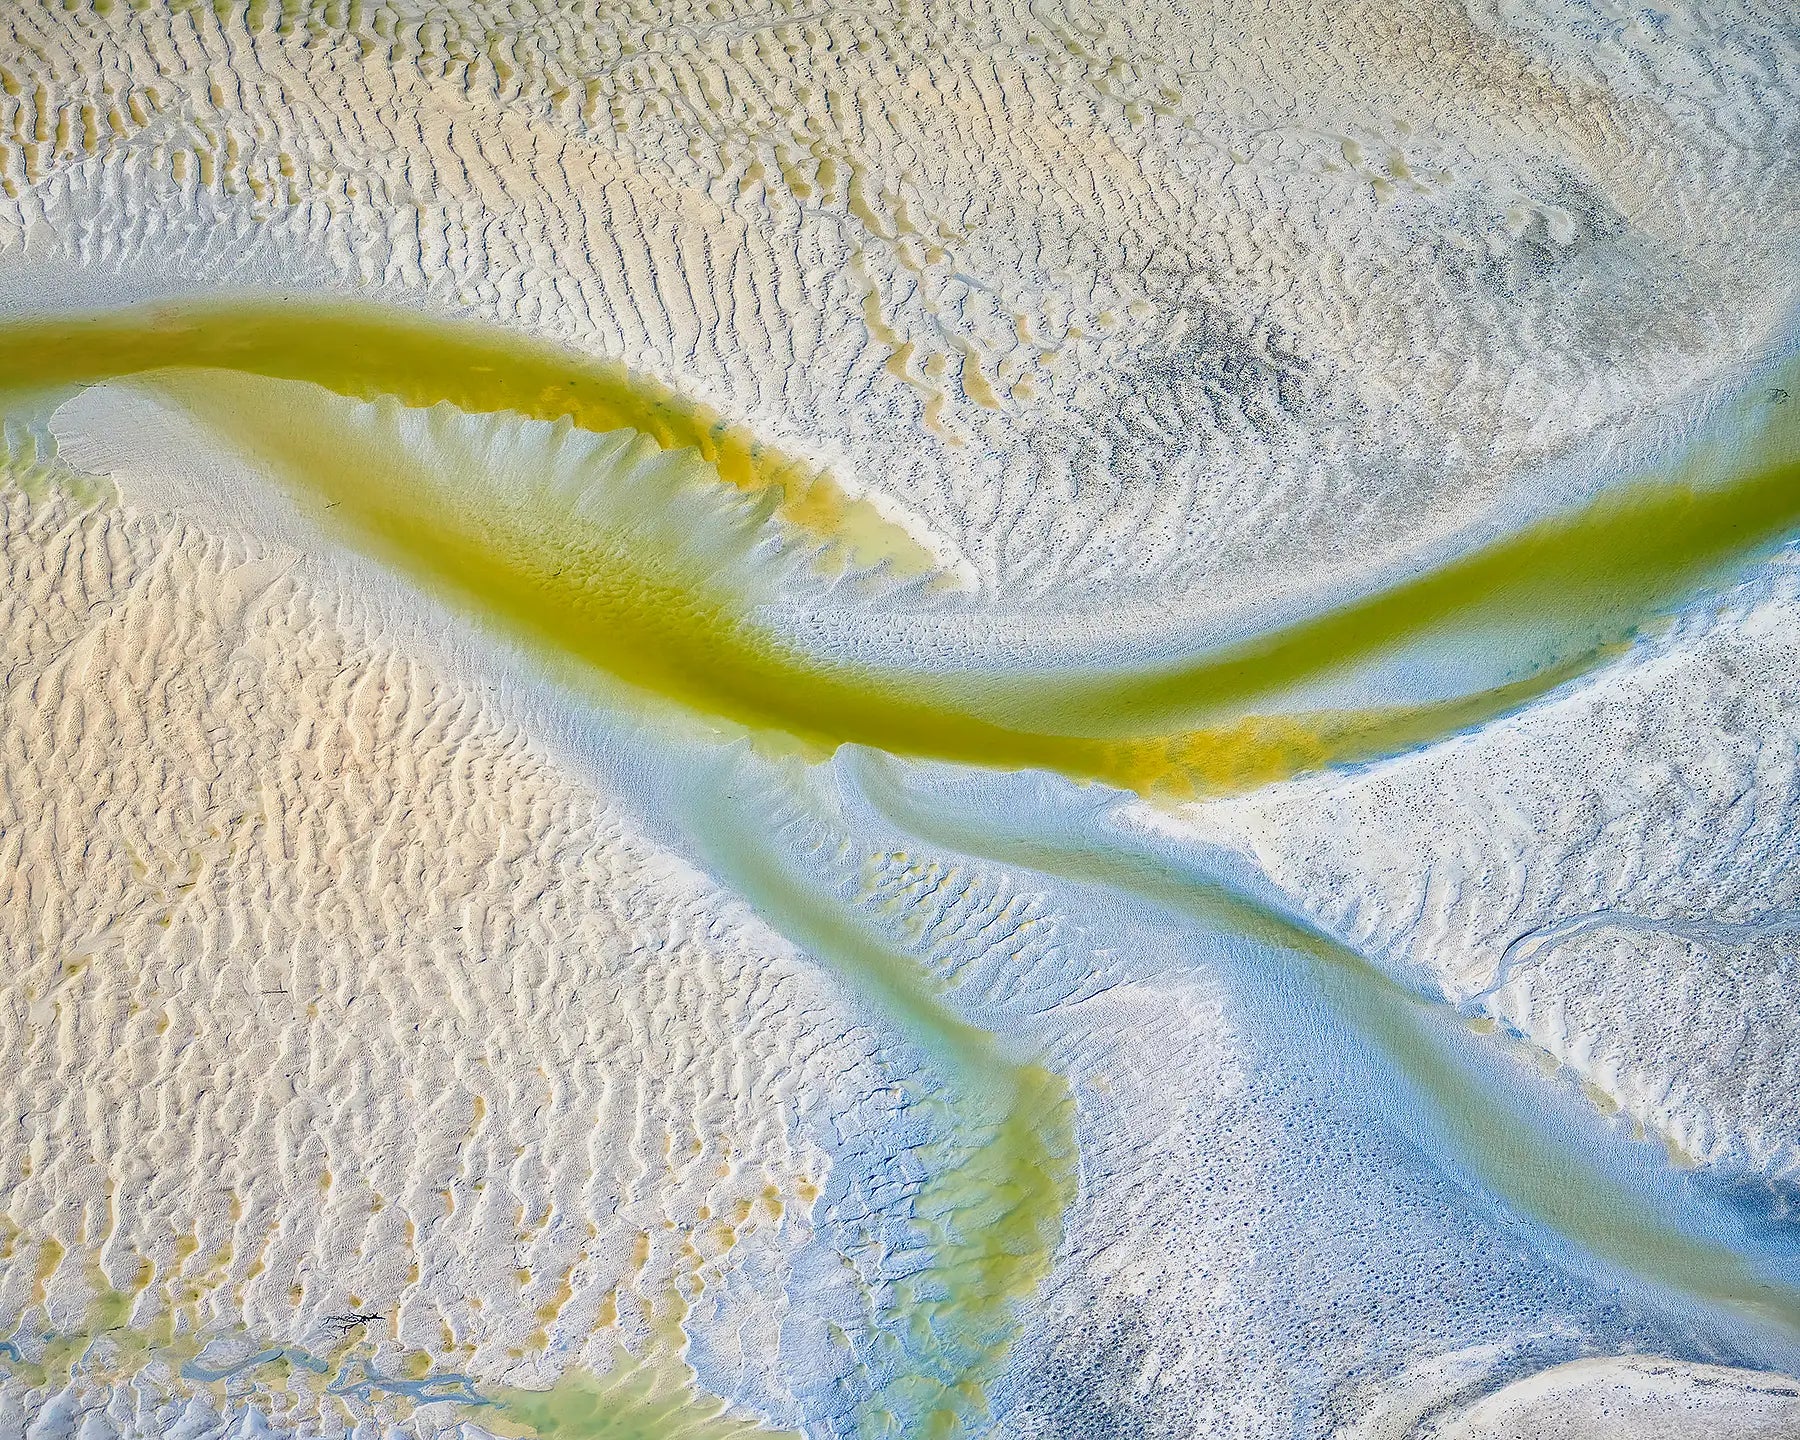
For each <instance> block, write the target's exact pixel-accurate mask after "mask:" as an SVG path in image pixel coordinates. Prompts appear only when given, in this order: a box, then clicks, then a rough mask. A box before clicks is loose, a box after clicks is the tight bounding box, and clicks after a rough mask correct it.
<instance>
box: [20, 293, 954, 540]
mask: <svg viewBox="0 0 1800 1440" xmlns="http://www.w3.org/2000/svg"><path fill="white" fill-rule="evenodd" d="M171 367H185V368H195V369H205V370H220V371H236V372H238V373H241V374H245V375H261V376H264V377H266V378H269V379H274V380H301V381H306V382H308V383H310V384H314V385H319V386H323V387H324V388H325V389H327V390H330V391H333V392H335V393H336V394H339V395H343V396H346V397H348V398H351V399H358V400H373V399H377V398H379V397H383V396H387V397H392V398H393V399H396V400H399V401H400V402H401V403H402V404H404V405H410V406H415V407H424V406H429V405H434V404H437V403H438V402H440V401H442V402H445V403H448V404H451V405H454V406H456V407H457V408H458V409H460V410H464V411H467V412H469V413H471V414H495V413H500V412H510V413H514V414H519V415H523V416H526V417H529V418H531V419H539V420H560V419H567V420H568V421H569V422H570V423H572V424H573V425H575V426H577V427H579V428H580V429H583V430H588V431H593V432H595V433H604V432H607V431H613V430H621V429H631V430H636V431H638V432H639V433H641V434H644V435H647V436H649V437H650V438H651V439H652V440H654V441H655V442H656V443H657V444H658V445H659V446H661V447H662V448H663V449H665V450H680V449H688V448H691V449H693V450H695V451H696V452H698V454H699V455H700V456H701V457H702V458H703V459H704V460H705V461H706V462H707V464H708V465H709V466H711V467H712V469H713V471H714V472H715V473H716V474H717V476H718V478H719V479H720V480H723V481H724V482H725V483H726V484H728V485H730V486H733V487H735V488H736V489H738V490H740V491H744V492H746V493H749V494H753V495H759V496H760V495H768V496H770V497H772V498H773V499H774V501H775V505H776V508H777V511H778V513H779V514H780V515H781V516H782V518H783V519H784V520H786V521H787V522H788V523H789V524H791V525H793V526H794V528H795V529H796V530H799V531H801V532H802V533H804V534H807V535H810V536H813V537H814V538H816V539H818V540H820V541H823V542H826V543H828V544H831V545H834V546H836V547H837V548H838V549H839V550H841V551H843V552H844V553H845V554H846V555H847V557H848V558H849V559H851V560H852V561H853V562H854V563H857V564H860V565H865V566H872V565H875V564H878V563H881V562H882V561H886V562H887V563H888V564H889V565H890V566H891V567H893V568H894V569H895V570H896V571H898V572H900V573H923V572H925V571H927V570H929V569H931V568H932V566H933V565H934V563H935V561H934V558H933V557H932V556H931V555H930V554H929V552H927V551H926V550H924V549H923V548H922V547H921V546H920V545H919V543H918V542H917V541H916V540H914V539H913V538H912V536H911V535H909V534H908V533H907V532H906V531H905V530H904V529H902V528H901V527H900V526H898V525H895V524H893V523H891V522H889V521H887V520H884V519H883V518H882V517H881V516H880V514H879V513H878V512H877V511H876V510H875V509H874V507H873V506H871V505H870V504H869V503H868V502H867V501H866V500H858V499H852V498H851V497H850V496H849V495H847V494H846V493H845V492H844V490H843V489H842V487H841V486H839V485H838V484H837V482H836V481H834V480H833V479H832V478H831V477H830V476H829V475H828V474H826V473H825V472H824V471H823V470H822V469H820V468H819V467H818V466H816V465H809V464H807V463H806V462H805V461H803V460H800V459H798V458H796V457H793V456H789V455H784V454H782V453H780V452H779V451H777V450H774V449H772V448H771V447H769V446H767V445H763V444H761V443H759V442H758V441H757V440H756V439H755V437H753V436H752V435H751V434H750V433H749V432H748V431H747V430H746V429H745V428H744V427H743V426H742V425H736V424H732V423H730V422H728V421H726V420H724V419H723V418H721V417H720V416H719V415H718V414H717V413H715V412H714V411H713V410H711V409H710V408H708V407H707V406H704V405H699V404H695V403H693V402H690V401H688V400H686V399H684V398H682V397H681V396H679V395H676V394H675V393H674V392H673V391H671V390H669V389H668V388H667V387H665V386H662V385H659V384H657V383H656V382H655V381H653V380H650V379H648V378H646V377H644V376H641V375H636V374H633V373H632V372H631V371H630V370H628V369H627V368H626V367H625V366H624V365H621V364H618V363H616V362H611V363H609V362H606V361H602V360H596V359H593V358H591V357H588V356H582V355H577V354H575V353H573V352H570V351H564V350H560V349H557V348H555V347H553V346H550V345H545V344H543V343H541V342H534V341H530V340H526V339H524V338H522V337H520V336H517V335H512V334H508V333H506V332H504V331H501V330H498V329H496V328H494V327H490V326H473V325H465V324H457V323H447V322H444V321H441V320H437V321H428V320H424V319H421V318H419V317H417V316H415V315H413V314H411V313H409V312H406V311H402V310H397V309H392V308H387V307H378V306H368V305H342V304H338V305H323V304H316V303H293V304H290V303H285V302H282V301H278V300H263V301H257V302H238V303H229V302H227V303H212V302H206V303H200V302H182V303H180V304H164V305H151V306H143V307H137V308H132V309H124V310H118V311H110V312H104V313H100V314H88V315H81V316H76V317H69V318H59V319H45V320H27V321H19V322H14V323H12V324H10V325H7V326H5V327H3V329H0V392H5V391H15V392H16V391H34V390H35V391H42V390H55V389H59V388H62V387H66V386H70V385H84V384H89V383H92V382H94V381H96V380H109V379H116V378H118V377H120V376H124V375H138V374H143V373H144V372H146V371H151V370H164V369H169V368H171Z"/></svg>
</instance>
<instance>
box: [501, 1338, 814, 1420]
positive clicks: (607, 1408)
mask: <svg viewBox="0 0 1800 1440" xmlns="http://www.w3.org/2000/svg"><path fill="white" fill-rule="evenodd" d="M483 1395H484V1398H485V1399H486V1400H487V1402H488V1407H491V1408H487V1407H484V1408H483V1409H481V1410H478V1411H472V1412H471V1413H470V1414H469V1415H468V1416H467V1417H466V1418H468V1419H469V1420H472V1421H473V1422H475V1423H476V1424H478V1425H480V1426H481V1428H482V1429H484V1430H488V1431H491V1432H492V1433H494V1434H496V1435H501V1436H507V1437H516V1440H527V1437H536V1440H752V1437H757V1436H762V1437H771V1440H799V1437H798V1436H797V1435H796V1434H795V1432H793V1431H790V1430H770V1429H768V1428H767V1427H765V1426H763V1425H759V1424H758V1423H757V1422H755V1421H754V1420H741V1419H736V1418H733V1417H732V1416H730V1415H728V1414H727V1413H726V1407H725V1403H724V1401H722V1400H719V1399H717V1398H716V1397H714V1396H711V1395H707V1394H705V1393H704V1392H703V1391H700V1390H698V1389H696V1388H695V1387H694V1385H693V1383H692V1377H691V1374H689V1373H686V1367H685V1366H681V1367H679V1368H678V1369H677V1368H675V1367H670V1368H667V1369H665V1368H662V1367H658V1366H655V1365H651V1364H648V1363H646V1362H644V1361H640V1360H637V1359H634V1358H633V1357H632V1356H631V1355H629V1354H627V1353H626V1352H625V1351H623V1350H621V1351H619V1352H618V1354H617V1355H616V1356H615V1357H614V1363H613V1366H612V1368H611V1369H610V1370H608V1371H607V1372H606V1373H605V1374H604V1375H594V1374H592V1373H590V1372H588V1371H586V1370H571V1371H569V1372H567V1373H566V1374H565V1375H563V1376H562V1378H561V1379H559V1380H557V1381H556V1383H555V1384H553V1385H551V1386H550V1387H549V1388H548V1389H545V1390H521V1389H515V1388H512V1387H507V1386H500V1387H494V1386H490V1387H488V1388H487V1389H486V1390H485V1391H484V1392H483Z"/></svg>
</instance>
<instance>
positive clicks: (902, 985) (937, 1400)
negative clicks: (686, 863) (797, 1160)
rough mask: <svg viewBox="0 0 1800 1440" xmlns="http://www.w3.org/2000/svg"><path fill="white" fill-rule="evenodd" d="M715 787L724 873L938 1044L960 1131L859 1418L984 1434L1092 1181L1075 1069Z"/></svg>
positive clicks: (780, 927) (794, 935)
mask: <svg viewBox="0 0 1800 1440" xmlns="http://www.w3.org/2000/svg"><path fill="white" fill-rule="evenodd" d="M730 788H731V787H729V786H712V787H705V789H704V791H703V793H701V794H698V795H696V796H694V797H691V798H690V799H689V800H688V801H687V802H686V803H687V806H688V808H690V809H691V811H692V813H691V814H690V815H688V816H687V823H688V826H689V828H690V830H691V831H692V832H693V834H694V836H695V838H696V841H697V843H699V845H700V847H701V850H702V853H703V856H704V858H705V860H706V862H707V864H708V866H709V868H711V869H713V870H714V872H715V873H716V874H717V875H718V876H719V878H720V879H721V880H722V881H724V882H725V883H727V884H728V885H730V887H731V888H732V889H733V891H735V892H736V893H737V894H739V895H742V896H743V897H744V898H745V900H747V901H748V902H749V904H750V905H751V907H752V908H753V909H754V910H755V911H756V913H757V914H758V915H759V916H760V917H761V918H762V919H763V920H764V921H765V922H766V923H767V924H768V925H769V926H770V928H772V929H774V930H775V931H776V932H777V933H779V934H781V935H783V936H785V937H786V938H787V939H788V940H789V941H791V942H792V943H793V944H795V945H797V946H799V947H800V948H801V949H803V950H805V951H806V952H808V953H809V954H812V955H815V956H817V957H818V958H819V959H820V960H822V961H824V962H826V963H828V964H829V965H830V966H831V969H832V972H833V973H834V974H835V975H837V976H839V977H840V978H842V979H843V980H844V981H845V982H846V983H847V984H848V985H849V986H850V987H851V988H852V990H853V992H854V993H855V994H856V996H857V998H858V999H859V1000H860V1001H862V1003H864V1004H865V1005H867V1006H869V1007H870V1008H871V1009H872V1010H873V1011H874V1012H875V1013H876V1014H879V1015H881V1016H882V1017H884V1018H885V1019H886V1020H888V1021H889V1022H890V1023H891V1024H893V1025H894V1026H895V1028H897V1029H898V1030H899V1031H900V1033H901V1034H902V1035H903V1036H904V1037H905V1038H906V1039H907V1041H908V1042H909V1043H911V1044H912V1045H914V1046H916V1047H917V1048H918V1049H919V1051H920V1052H921V1053H922V1054H923V1056H924V1058H925V1060H926V1063H927V1064H928V1065H929V1066H930V1067H931V1069H932V1070H933V1071H934V1072H935V1073H936V1075H937V1076H938V1077H939V1078H940V1080H941V1081H942V1083H943V1085H944V1093H943V1095H942V1096H941V1097H934V1098H933V1100H932V1101H931V1102H930V1103H931V1105H932V1107H933V1108H935V1109H937V1110H938V1111H939V1112H940V1113H941V1115H942V1121H941V1125H940V1128H941V1129H942V1130H943V1131H944V1132H945V1134H946V1137H947V1138H945V1139H944V1140H941V1141H938V1142H936V1143H934V1144H933V1145H932V1146H931V1147H929V1149H928V1150H927V1151H926V1152H925V1153H923V1154H922V1155H921V1157H920V1158H921V1159H922V1160H923V1161H924V1162H925V1176H924V1178H923V1180H922V1181H921V1182H920V1183H919V1188H918V1190H917V1191H916V1193H915V1194H914V1196H913V1198H912V1205H911V1221H912V1228H913V1229H914V1231H915V1232H916V1234H917V1237H918V1242H919V1244H920V1247H921V1248H922V1250H923V1252H924V1253H925V1255H926V1256H927V1257H928V1260H927V1263H926V1264H924V1265H923V1266H922V1267H921V1268H919V1269H918V1270H917V1271H916V1273H913V1274H910V1275H908V1276H907V1277H906V1278H905V1279H903V1280H900V1281H898V1282H896V1283H895V1284H894V1285H893V1287H892V1291H891V1294H890V1295H889V1296H888V1300H887V1306H886V1308H887V1311H888V1316H889V1323H888V1324H887V1326H886V1327H885V1328H884V1329H883V1330H882V1331H881V1332H880V1333H879V1334H878V1335H877V1336H876V1337H875V1342H874V1345H873V1346H872V1352H871V1356H870V1361H869V1369H870V1371H871V1381H872V1386H873V1390H874V1393H873V1395H872V1396H871V1398H870V1399H869V1400H868V1401H867V1402H865V1404H864V1405H863V1407H862V1409H861V1411H860V1413H859V1415H858V1431H859V1433H860V1434H861V1435H864V1436H866V1437H871V1440H873V1437H883V1440H888V1437H892V1440H902V1437H905V1440H912V1437H934V1440H951V1437H957V1436H965V1435H966V1436H973V1435H980V1434H983V1433H985V1427H986V1422H987V1421H988V1419H989V1412H988V1405H987V1393H986V1387H987V1386H988V1384H989V1383H990V1382H991V1381H992V1380H993V1379H994V1378H995V1377H996V1376H997V1375H998V1374H999V1373H1000V1370H1001V1367H1002V1365H1003V1363H1004V1361H1005V1358H1006V1356H1007V1353H1008V1351H1009V1350H1010V1348H1011V1346H1012V1343H1013V1341H1014V1338H1015V1337H1016V1334H1017V1330H1018V1317H1019V1311H1020V1308H1021V1307H1022V1306H1023V1305H1024V1304H1026V1303H1027V1302H1029V1301H1030V1300H1031V1299H1032V1298H1033V1297H1034V1296H1035V1295H1036V1294H1037V1293H1038V1291H1039V1289H1040V1288H1041V1286H1042V1285H1043V1284H1044V1282H1045V1280H1047V1279H1048V1278H1049V1274H1050V1269H1051V1264H1052V1261H1053V1258H1054V1254H1055V1250H1056V1247H1057V1245H1058V1244H1059V1243H1060V1241H1061V1238H1062V1225H1063V1217H1064V1215H1065V1214H1066V1213H1067V1210H1068V1207H1069V1206H1070V1205H1071V1204H1072V1203H1073V1201H1074V1198H1075V1190H1076V1144H1075V1133H1074V1120H1075V1115H1074V1101H1073V1098H1072V1096H1071V1095H1070V1093H1069V1088H1068V1084H1067V1082H1066V1081H1065V1080H1063V1079H1062V1078H1061V1077H1060V1076H1057V1075H1055V1074H1052V1073H1051V1072H1050V1071H1048V1070H1046V1069H1044V1068H1043V1067H1042V1066H1039V1065H1036V1064H1033V1063H1031V1062H1029V1061H1020V1060H1016V1059H1013V1058H1012V1057H1010V1056H1008V1055H1007V1054H1006V1053H1004V1052H1003V1051H1002V1049H1001V1048H1000V1045H999V1043H998V1042H997V1041H996V1039H995V1037H994V1036H993V1035H992V1034H990V1033H989V1032H987V1031H985V1030H981V1029H979V1028H977V1027H975V1026H973V1025H970V1024H969V1023H967V1022H966V1021H964V1020H962V1019H960V1018H959V1017H957V1016H956V1015H954V1014H953V1013H951V1011H950V1010H949V1009H948V1008H947V1007H946V1006H945V1005H944V1004H943V1003H942V1002H941V1001H940V1000H938V999H937V998H936V997H935V996H934V995H933V994H932V993H931V992H930V990H929V989H928V987H927V984H926V982H925V980H924V978H923V972H922V971H921V969H920V966H919V965H918V963H917V961H915V960H914V959H913V958H912V957H911V956H909V955H907V954H905V953H904V952H901V951H898V950H895V949H891V948H890V947H889V946H888V945H887V944H885V943H883V942H882V941H881V940H880V939H879V938H878V937H877V936H876V935H875V934H874V933H872V931H871V929H870V928H869V922H868V920H867V919H866V917H863V916H861V915H859V914H858V913H857V912H856V910H855V907H854V906H853V905H852V904H851V903H850V902H848V901H844V900H841V899H839V898H837V897H835V896H833V895H831V894H830V893H828V892H826V891H824V890H822V889H818V888H809V887H808V886H807V885H806V884H805V883H804V881H803V880H802V879H801V878H800V877H798V876H796V875H795V874H793V873H792V872H791V870H790V869H789V868H788V867H787V866H786V865H784V864H783V863H782V862H781V861H780V860H779V859H778V858H777V857H776V855H775V853H774V851H773V848H772V847H771V846H770V845H768V844H767V843H766V836H765V835H764V834H763V833H761V832H760V831H759V830H758V828H757V827H756V826H755V825H754V824H753V822H752V821H751V819H750V817H749V816H748V815H747V814H746V813H745V812H744V811H743V810H742V809H741V808H740V803H739V802H738V801H737V800H736V799H734V798H733V796H732V795H731V794H729V793H727V792H728V791H729V790H730Z"/></svg>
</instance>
